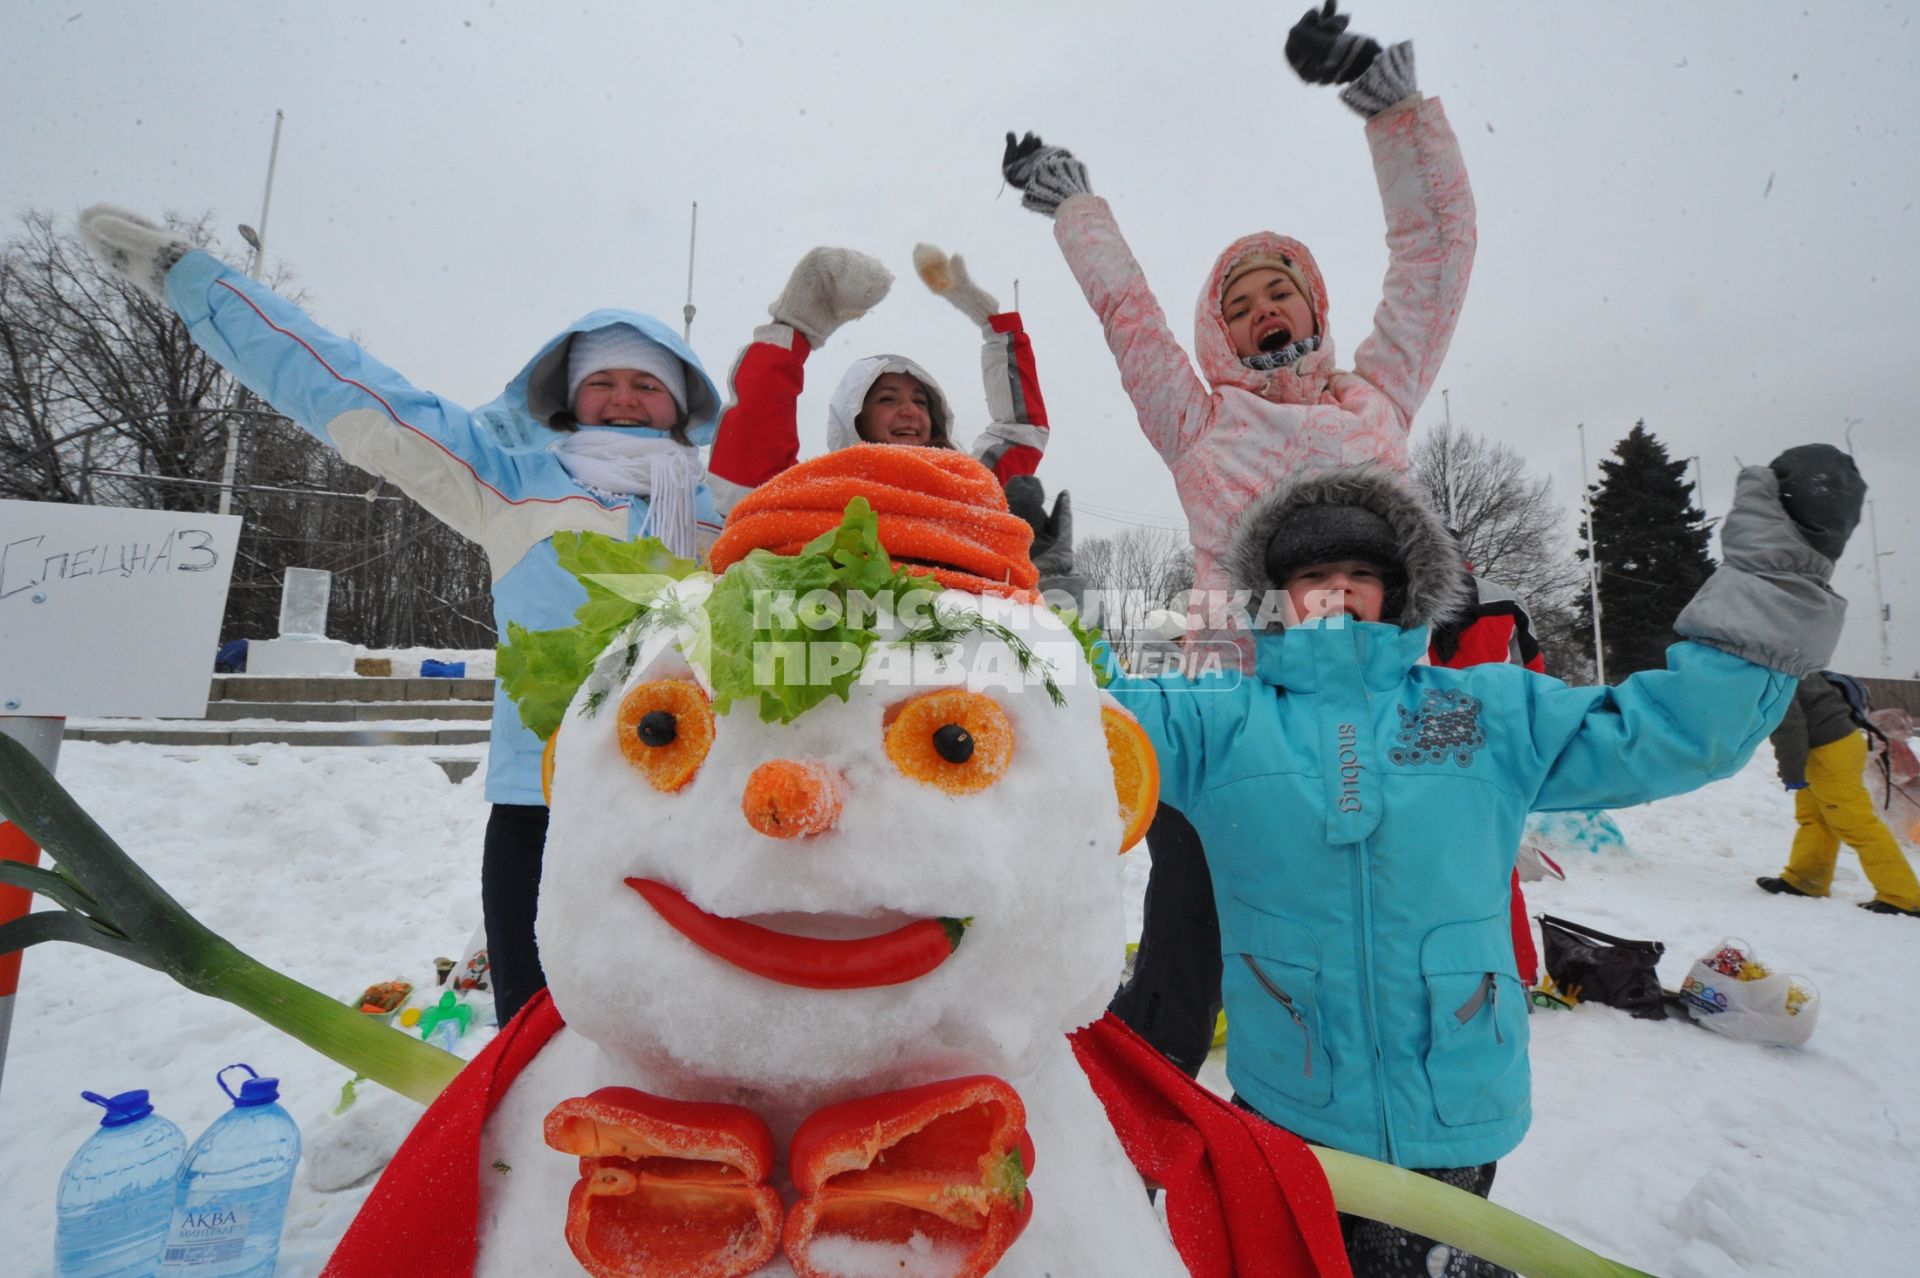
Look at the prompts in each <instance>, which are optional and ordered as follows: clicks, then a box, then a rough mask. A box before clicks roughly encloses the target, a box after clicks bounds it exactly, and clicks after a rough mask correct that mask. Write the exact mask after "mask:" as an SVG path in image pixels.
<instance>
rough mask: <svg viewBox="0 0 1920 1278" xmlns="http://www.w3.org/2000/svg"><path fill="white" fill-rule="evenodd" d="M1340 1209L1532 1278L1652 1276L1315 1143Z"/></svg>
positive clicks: (1410, 1176) (1450, 1190)
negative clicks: (1383, 1222) (1436, 1240)
mask: <svg viewBox="0 0 1920 1278" xmlns="http://www.w3.org/2000/svg"><path fill="white" fill-rule="evenodd" d="M1308 1148H1309V1149H1311V1150H1312V1151H1313V1156H1314V1157H1315V1158H1318V1159H1319V1160H1320V1166H1321V1168H1322V1170H1324V1171H1325V1172H1326V1173H1327V1184H1328V1185H1329V1186H1330V1187H1331V1188H1332V1189H1333V1203H1334V1206H1335V1207H1337V1208H1339V1210H1341V1211H1344V1212H1348V1213H1351V1214H1352V1215H1355V1216H1365V1217H1367V1218H1369V1219H1371V1220H1380V1221H1385V1222H1386V1223H1387V1224H1389V1225H1394V1226H1396V1227H1398V1228H1400V1229H1405V1230H1407V1231H1409V1232H1410V1233H1415V1234H1419V1235H1421V1236H1423V1237H1426V1238H1437V1239H1439V1240H1440V1241H1441V1242H1444V1243H1446V1244H1447V1245H1448V1246H1450V1247H1457V1248H1459V1249H1460V1250H1461V1251H1464V1252H1467V1253H1468V1254H1470V1255H1474V1256H1478V1257H1480V1258H1481V1259H1482V1260H1489V1261H1492V1262H1493V1263H1494V1264H1496V1265H1500V1266H1503V1267H1505V1268H1507V1269H1511V1270H1513V1271H1514V1272H1515V1273H1517V1274H1526V1275H1528V1276H1529V1278H1653V1275H1651V1274H1648V1273H1647V1272H1646V1271H1644V1270H1640V1269H1635V1268H1633V1267H1632V1266H1631V1265H1624V1264H1621V1263H1620V1262H1619V1261H1617V1260H1608V1259H1607V1258H1606V1257H1605V1256H1601V1255H1598V1254H1596V1253H1594V1252H1591V1251H1588V1250H1587V1249H1586V1248H1585V1247H1582V1246H1581V1245H1580V1244H1579V1243H1577V1242H1574V1241H1573V1240H1572V1239H1571V1238H1568V1237H1566V1236H1565V1235H1563V1234H1557V1233H1555V1232H1554V1231H1553V1230H1551V1229H1548V1228H1547V1227H1546V1226H1545V1225H1542V1224H1540V1223H1538V1222H1537V1221H1533V1220H1529V1219H1528V1218H1527V1217H1525V1216H1522V1215H1521V1214H1520V1213H1518V1212H1514V1211H1508V1210H1507V1209H1506V1208H1505V1207H1497V1206H1495V1205H1494V1204H1492V1203H1490V1202H1488V1201H1487V1200H1486V1199H1484V1198H1481V1197H1479V1196H1478V1195H1476V1194H1470V1193H1468V1192H1467V1191H1466V1190H1464V1189H1456V1188H1454V1187H1453V1186H1452V1185H1449V1184H1446V1183H1445V1182H1444V1181H1438V1180H1435V1179H1434V1178H1433V1177H1431V1176H1422V1175H1421V1174H1420V1173H1418V1172H1411V1171H1408V1170H1406V1169H1405V1168H1404V1167H1395V1166H1392V1165H1391V1164H1389V1163H1377V1162H1375V1161H1374V1160H1373V1159H1371V1158H1362V1157H1361V1156H1359V1155H1358V1154H1343V1153H1341V1152H1340V1151H1339V1150H1337V1149H1325V1148H1322V1147H1321V1146H1318V1145H1309V1146H1308Z"/></svg>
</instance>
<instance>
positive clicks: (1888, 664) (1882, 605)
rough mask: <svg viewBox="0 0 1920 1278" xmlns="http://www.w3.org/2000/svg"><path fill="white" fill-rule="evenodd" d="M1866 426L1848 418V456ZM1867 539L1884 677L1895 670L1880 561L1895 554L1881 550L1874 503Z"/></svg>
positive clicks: (1861, 420) (1844, 433)
mask: <svg viewBox="0 0 1920 1278" xmlns="http://www.w3.org/2000/svg"><path fill="white" fill-rule="evenodd" d="M1865 424H1866V419H1865V418H1863V417H1849V418H1847V424H1846V428H1845V429H1844V430H1842V431H1841V433H1840V437H1841V438H1842V439H1844V440H1846V442H1847V456H1849V457H1852V456H1853V428H1854V427H1855V426H1864V425H1865ZM1855 460H1856V464H1857V461H1858V459H1857V458H1856V459H1855ZM1867 539H1868V549H1869V550H1870V551H1871V552H1872V556H1873V557H1872V560H1871V563H1872V564H1873V615H1874V621H1875V624H1877V625H1878V626H1879V627H1880V672H1881V674H1882V675H1884V674H1886V672H1887V671H1889V670H1891V669H1892V668H1893V647H1892V643H1891V641H1890V640H1889V639H1888V638H1887V622H1888V621H1889V620H1891V618H1890V617H1889V616H1888V611H1887V597H1886V594H1885V592H1884V591H1883V590H1882V588H1881V585H1880V561H1881V560H1882V559H1884V558H1885V557H1886V556H1887V555H1891V554H1892V553H1893V552H1892V551H1891V550H1888V551H1882V550H1881V549H1880V522H1879V520H1877V519H1875V518H1874V515H1873V503H1872V502H1868V503H1867Z"/></svg>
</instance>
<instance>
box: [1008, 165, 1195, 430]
mask: <svg viewBox="0 0 1920 1278" xmlns="http://www.w3.org/2000/svg"><path fill="white" fill-rule="evenodd" d="M1001 169H1002V172H1003V173H1004V174H1005V175H1006V179H1007V181H1008V182H1009V183H1010V184H1011V185H1013V186H1015V187H1017V188H1019V189H1020V190H1021V191H1022V192H1023V193H1024V194H1023V196H1022V199H1021V203H1022V204H1024V205H1025V206H1026V207H1027V208H1030V209H1033V210H1034V211H1035V212H1039V213H1044V214H1046V215H1047V216H1048V217H1051V218H1053V219H1054V227H1053V238H1054V240H1055V241H1056V242H1057V243H1058V244H1059V245H1060V251H1061V253H1062V254H1064V255H1065V256H1066V259H1067V266H1068V268H1069V269H1070V270H1072V272H1073V278H1074V279H1075V280H1077V281H1079V284H1080V291H1081V292H1082V293H1084V294H1085V295H1086V298H1087V304H1088V305H1090V306H1092V307H1093V313H1094V314H1095V315H1097V316H1099V317H1100V327H1101V330H1102V331H1103V332H1104V333H1105V334H1106V338H1107V349H1109V350H1111V351H1112V352H1113V358H1114V362H1115V363H1116V364H1118V365H1119V368H1120V384H1121V385H1122V387H1124V388H1125V390H1126V392H1127V397H1128V398H1129V399H1131V400H1132V401H1133V407H1134V412H1135V414H1136V415H1137V416H1138V418H1139V420H1140V429H1141V430H1142V431H1144V432H1145V433H1146V436H1147V441H1148V442H1149V443H1151V444H1152V445H1153V446H1154V449H1155V450H1156V451H1158V452H1159V454H1160V455H1161V456H1162V457H1163V458H1165V459H1166V460H1167V462H1168V463H1169V464H1173V463H1174V462H1176V461H1177V460H1178V458H1179V457H1180V455H1181V454H1182V453H1183V452H1185V451H1186V450H1187V449H1189V448H1191V447H1193V445H1194V444H1196V443H1198V442H1199V440H1200V438H1201V437H1202V436H1204V435H1205V434H1206V433H1207V431H1208V430H1209V429H1210V428H1211V427H1212V425H1213V420H1214V404H1213V397H1212V395H1211V394H1210V393H1209V392H1208V390H1207V388H1206V385H1205V383H1203V382H1202V381H1201V380H1200V378H1199V376H1198V375H1197V374H1195V372H1194V371H1193V364H1192V361H1190V360H1189V359H1188V358H1187V352H1186V351H1185V350H1184V349H1183V348H1182V347H1181V345H1180V343H1179V341H1178V339H1176V338H1175V337H1174V335H1173V330H1172V328H1170V327H1169V326H1168V324H1167V317H1166V315H1165V313H1164V312H1162V311H1161V309H1160V303H1159V302H1158V301H1157V300H1156V299H1155V298H1154V296H1153V291H1152V290H1151V289H1150V288H1148V287H1147V279H1146V275H1145V274H1144V273H1143V272H1142V271H1141V269H1140V263H1138V262H1136V261H1135V260H1134V257H1133V251H1132V250H1131V249H1130V248H1128V247H1127V242H1126V240H1125V239H1124V238H1123V237H1122V236H1121V234H1120V227H1119V224H1118V223H1116V222H1115V221H1114V220H1113V211H1112V210H1111V209H1109V208H1108V207H1107V202H1106V201H1105V200H1103V199H1101V198H1100V197H1098V196H1096V195H1094V194H1092V191H1091V188H1090V187H1089V185H1088V183H1087V173H1086V166H1085V165H1083V164H1081V163H1080V161H1079V160H1077V159H1075V158H1074V157H1073V154H1072V153H1071V152H1069V151H1066V150H1064V149H1063V148H1061V147H1053V146H1047V145H1046V144H1045V143H1043V142H1042V141H1041V140H1040V139H1039V138H1037V137H1035V136H1034V135H1033V134H1031V133H1029V134H1027V135H1026V137H1025V138H1023V139H1021V140H1019V141H1015V140H1014V136H1013V134H1011V133H1009V134H1008V135H1007V153H1006V156H1005V157H1004V159H1003V160H1002V163H1001Z"/></svg>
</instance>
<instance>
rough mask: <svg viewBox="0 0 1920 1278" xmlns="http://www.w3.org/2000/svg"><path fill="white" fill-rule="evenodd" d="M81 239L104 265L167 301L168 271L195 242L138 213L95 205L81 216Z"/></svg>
mask: <svg viewBox="0 0 1920 1278" xmlns="http://www.w3.org/2000/svg"><path fill="white" fill-rule="evenodd" d="M79 229H80V239H81V242H82V243H84V244H85V245H86V246H87V249H88V251H89V252H91V253H92V254H93V255H94V256H95V257H97V258H99V259H100V262H101V265H103V266H105V267H106V268H107V269H108V270H109V271H112V272H113V273H114V274H115V275H117V276H119V277H120V278H121V279H123V280H125V281H126V282H127V283H129V284H131V285H133V286H134V287H135V288H138V289H139V290H140V291H141V292H143V293H146V294H148V295H150V296H152V297H153V298H155V299H157V300H159V301H165V300H166V292H167V272H168V271H170V270H172V269H173V264H174V263H175V262H178V261H179V260H180V259H181V258H183V257H185V256H186V255H187V254H188V253H191V252H192V251H193V249H194V245H193V243H192V241H190V240H188V239H187V237H186V236H184V235H182V234H180V233H179V232H178V231H169V230H167V229H166V228H165V227H160V226H155V225H154V224H153V223H152V222H149V221H147V219H145V218H144V217H141V216H140V215H139V214H138V213H134V212H131V211H129V210H127V209H123V208H120V207H119V206H117V205H113V204H96V205H94V206H93V207H92V208H90V209H88V210H86V212H84V213H82V214H81V215H80V227H79Z"/></svg>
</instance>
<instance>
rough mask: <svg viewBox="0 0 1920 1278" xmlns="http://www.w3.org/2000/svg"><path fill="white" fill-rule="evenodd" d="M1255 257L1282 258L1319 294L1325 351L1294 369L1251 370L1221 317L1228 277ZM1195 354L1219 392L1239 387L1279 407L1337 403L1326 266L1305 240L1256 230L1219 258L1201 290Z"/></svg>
mask: <svg viewBox="0 0 1920 1278" xmlns="http://www.w3.org/2000/svg"><path fill="white" fill-rule="evenodd" d="M1253 253H1264V254H1268V255H1271V256H1274V257H1279V258H1282V259H1284V260H1285V261H1287V262H1289V263H1290V264H1292V266H1293V268H1294V269H1295V270H1297V271H1299V272H1300V278H1301V279H1303V280H1305V281H1306V284H1307V287H1308V288H1309V289H1311V290H1313V325H1314V328H1315V330H1316V331H1317V332H1318V333H1319V334H1320V349H1319V350H1317V351H1311V352H1309V353H1308V354H1306V355H1303V356H1301V357H1300V359H1298V360H1296V361H1295V362H1294V363H1293V365H1292V366H1291V367H1289V368H1271V369H1257V368H1248V367H1247V366H1246V365H1245V364H1243V363H1241V362H1240V357H1239V356H1238V355H1235V354H1234V353H1233V341H1232V339H1230V338H1229V337H1228V336H1227V321H1226V319H1225V317H1223V316H1222V315H1221V313H1220V293H1221V290H1222V288H1223V286H1224V285H1225V282H1226V278H1227V272H1228V271H1230V270H1232V269H1233V267H1234V265H1235V263H1237V262H1239V261H1240V260H1241V259H1242V258H1244V257H1247V256H1248V255H1250V254H1253ZM1193 350H1194V354H1195V355H1196V356H1198V357H1199V361H1200V372H1201V374H1202V375H1203V376H1205V377H1206V379H1207V382H1208V383H1209V384H1210V385H1211V386H1212V387H1213V388H1214V389H1215V390H1219V389H1220V388H1221V387H1222V386H1238V387H1240V389H1242V390H1245V391H1251V392H1252V393H1253V394H1255V395H1258V396H1259V397H1260V398H1261V399H1265V400H1270V401H1272V402H1273V403H1276V404H1320V403H1326V404H1331V403H1334V402H1336V401H1335V400H1334V398H1333V396H1332V395H1330V394H1329V393H1328V383H1329V382H1330V381H1331V380H1332V379H1333V377H1334V376H1335V375H1336V373H1337V370H1336V369H1335V368H1334V365H1333V330H1332V329H1331V328H1329V327H1328V325H1327V282H1326V280H1325V279H1323V278H1322V277H1321V275H1320V264H1319V263H1318V262H1316V261H1314V260H1313V254H1312V253H1311V252H1309V251H1308V249H1307V246H1306V245H1304V244H1302V243H1301V242H1300V241H1299V240H1295V239H1289V238H1288V237H1287V236H1284V235H1275V234H1274V233H1273V232H1272V231H1255V232H1254V233H1253V234H1252V235H1243V236H1241V237H1240V238H1239V239H1237V240H1235V241H1234V242H1233V243H1231V244H1229V245H1227V247H1226V251H1225V252H1223V253H1221V254H1220V256H1219V257H1217V258H1215V259H1214V262H1213V269H1212V270H1211V271H1208V272H1207V279H1206V283H1205V284H1204V285H1202V286H1201V289H1200V300H1199V301H1198V302H1197V303H1195V305H1194V308H1193Z"/></svg>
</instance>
